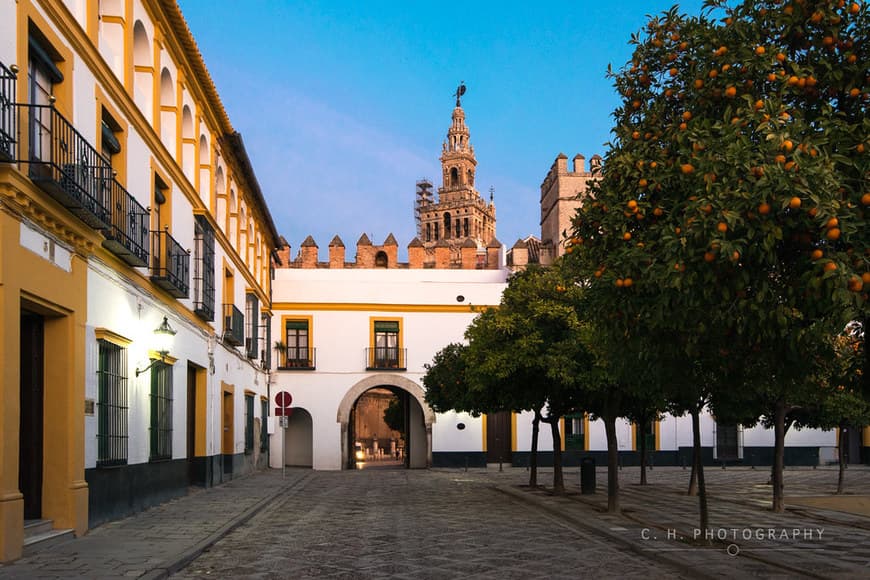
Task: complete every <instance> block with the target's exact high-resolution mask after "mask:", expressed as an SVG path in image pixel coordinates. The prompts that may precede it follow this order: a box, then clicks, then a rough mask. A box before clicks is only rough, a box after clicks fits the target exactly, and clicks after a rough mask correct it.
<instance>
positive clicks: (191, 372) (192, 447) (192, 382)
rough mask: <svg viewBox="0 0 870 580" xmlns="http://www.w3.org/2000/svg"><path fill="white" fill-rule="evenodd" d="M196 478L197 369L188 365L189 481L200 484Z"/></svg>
mask: <svg viewBox="0 0 870 580" xmlns="http://www.w3.org/2000/svg"><path fill="white" fill-rule="evenodd" d="M198 479H199V478H197V476H196V368H195V367H193V366H192V365H187V480H188V481H189V482H190V483H199V482H198V481H197V480H198Z"/></svg>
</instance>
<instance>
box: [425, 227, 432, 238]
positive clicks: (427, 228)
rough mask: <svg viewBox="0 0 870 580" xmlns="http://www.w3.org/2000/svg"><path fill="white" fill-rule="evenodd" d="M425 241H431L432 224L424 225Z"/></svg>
mask: <svg viewBox="0 0 870 580" xmlns="http://www.w3.org/2000/svg"><path fill="white" fill-rule="evenodd" d="M426 241H427V242H431V241H432V224H426Z"/></svg>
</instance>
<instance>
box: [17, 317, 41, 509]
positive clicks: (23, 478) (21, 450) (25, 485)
mask: <svg viewBox="0 0 870 580" xmlns="http://www.w3.org/2000/svg"><path fill="white" fill-rule="evenodd" d="M44 335H45V333H44V324H43V319H42V317H41V316H38V315H36V314H31V313H29V312H22V313H21V360H20V363H21V366H20V369H21V380H20V387H21V398H20V410H21V422H20V427H19V429H20V430H19V438H18V488H19V490H20V491H21V493H22V494H23V495H24V519H26V520H31V519H39V518H41V517H42V461H43V457H42V450H43V416H44V415H43V407H44V381H43V373H44V368H45V367H44V357H45V340H44Z"/></svg>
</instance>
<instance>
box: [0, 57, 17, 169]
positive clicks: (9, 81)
mask: <svg viewBox="0 0 870 580" xmlns="http://www.w3.org/2000/svg"><path fill="white" fill-rule="evenodd" d="M17 72H18V71H17V69H16V68H15V67H12V69H11V70H10V69H8V68H6V66H5V65H4V64H3V63H2V62H0V161H14V160H15V159H16V158H17V157H18V155H17V152H16V145H17V141H16V136H17V135H18V107H17V106H16V105H15V84H16V80H17V79H18V75H17V74H16V73H17Z"/></svg>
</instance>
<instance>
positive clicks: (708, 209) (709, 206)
mask: <svg viewBox="0 0 870 580" xmlns="http://www.w3.org/2000/svg"><path fill="white" fill-rule="evenodd" d="M701 211H702V212H704V213H705V214H707V215H710V214H711V213H713V205H712V204H710V203H708V204H707V205H705V206H704V207H702V208H701Z"/></svg>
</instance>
